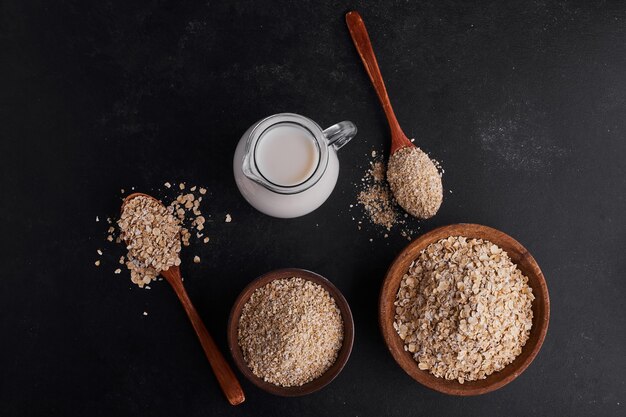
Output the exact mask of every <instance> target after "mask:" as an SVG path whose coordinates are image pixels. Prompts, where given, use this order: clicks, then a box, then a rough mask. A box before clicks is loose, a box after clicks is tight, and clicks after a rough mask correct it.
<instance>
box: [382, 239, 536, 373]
mask: <svg viewBox="0 0 626 417" xmlns="http://www.w3.org/2000/svg"><path fill="white" fill-rule="evenodd" d="M533 300H534V295H533V293H532V289H531V288H530V286H529V285H528V278H527V277H526V276H524V275H523V274H522V272H521V271H520V270H519V269H518V268H517V266H516V265H515V264H514V263H513V262H512V261H511V259H510V257H509V255H508V254H507V253H506V252H505V251H504V250H502V249H501V248H500V247H499V246H497V245H495V244H493V243H492V242H490V241H488V240H485V239H467V238H465V237H462V236H451V237H448V238H444V239H441V240H439V241H437V242H435V243H431V244H430V245H428V246H427V247H426V248H425V249H423V250H422V251H421V252H420V254H419V256H418V257H417V259H415V261H414V262H413V263H412V264H411V266H410V267H409V270H408V272H407V273H406V274H405V275H404V277H403V278H402V280H401V283H400V288H399V290H398V293H397V296H396V301H395V303H394V305H395V320H394V324H393V327H394V328H395V330H396V331H397V333H398V335H399V336H400V338H401V339H402V340H403V342H404V349H405V350H406V351H408V352H410V353H411V354H412V356H413V358H414V359H415V360H416V361H417V363H418V366H419V369H421V370H428V371H429V372H430V373H432V374H433V375H434V376H436V377H439V378H445V379H447V380H458V382H460V383H464V382H465V381H475V380H479V379H485V378H486V377H487V376H488V375H490V374H492V373H494V372H497V371H500V370H502V369H503V368H504V367H505V366H506V365H508V364H510V363H511V362H513V360H514V359H515V358H516V357H517V356H518V355H519V354H520V353H521V351H522V347H523V346H524V345H525V344H526V341H527V340H528V337H529V334H530V329H531V327H532V320H533V313H532V310H531V307H532V301H533Z"/></svg>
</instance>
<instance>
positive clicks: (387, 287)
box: [378, 224, 550, 396]
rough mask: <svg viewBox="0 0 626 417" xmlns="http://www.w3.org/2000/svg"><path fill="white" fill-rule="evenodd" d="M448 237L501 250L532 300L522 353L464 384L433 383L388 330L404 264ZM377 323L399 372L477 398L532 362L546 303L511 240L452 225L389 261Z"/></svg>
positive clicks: (540, 281)
mask: <svg viewBox="0 0 626 417" xmlns="http://www.w3.org/2000/svg"><path fill="white" fill-rule="evenodd" d="M449 236H465V237H467V238H480V239H487V240H489V241H491V242H493V243H495V244H496V245H498V246H500V247H501V248H502V249H504V250H505V251H506V252H507V253H508V254H509V256H510V257H511V260H512V261H513V262H514V263H515V264H517V267H518V268H519V269H520V270H521V271H522V273H523V274H524V275H526V276H527V277H528V285H530V287H531V288H532V290H533V295H534V296H535V300H534V301H533V303H532V310H533V326H532V329H531V330H530V337H529V339H528V341H527V342H526V345H525V346H524V347H523V348H522V353H521V354H520V355H519V356H518V357H517V358H515V360H514V361H513V362H512V363H510V364H509V365H507V366H506V367H505V368H504V369H502V370H501V371H499V372H494V373H493V374H491V375H489V376H488V377H487V378H486V379H481V380H478V381H466V382H465V383H464V384H461V383H459V382H458V381H456V380H452V381H448V380H446V379H444V378H437V377H435V376H434V375H432V374H431V373H430V372H429V371H422V370H420V369H419V368H418V366H417V362H416V361H415V360H414V359H413V357H412V356H411V354H410V353H409V352H406V351H405V350H404V342H403V341H402V339H401V338H400V336H399V335H398V333H397V332H396V330H395V329H394V328H393V322H394V316H395V306H394V302H395V300H396V295H397V293H398V289H399V288H400V282H401V280H402V277H403V276H404V274H405V273H406V272H407V271H408V269H409V265H410V264H411V262H413V261H414V260H415V259H416V258H417V257H418V255H419V253H420V252H421V251H422V249H424V248H426V247H427V246H428V245H430V244H431V243H434V242H437V241H438V240H440V239H443V238H447V237H449ZM378 314H379V316H378V318H379V321H380V328H381V331H382V334H383V337H384V339H385V343H386V344H387V347H388V348H389V351H390V352H391V355H392V356H393V358H394V359H395V360H396V362H398V364H399V365H400V367H402V369H404V371H405V372H406V373H407V374H409V375H410V376H411V377H412V378H413V379H415V380H416V381H417V382H419V383H421V384H423V385H425V386H427V387H428V388H431V389H433V390H435V391H439V392H443V393H445V394H450V395H463V396H467V395H480V394H485V393H488V392H491V391H494V390H496V389H498V388H501V387H503V386H505V385H506V384H508V383H509V382H511V381H513V380H514V379H515V378H517V377H518V376H519V375H520V374H521V373H522V372H524V370H525V369H526V368H528V365H530V363H531V362H532V361H533V359H535V356H537V353H538V352H539V349H540V348H541V345H542V344H543V340H544V339H545V337H546V332H547V330H548V321H549V319H550V298H549V296H548V287H547V286H546V281H545V278H544V277H543V274H542V273H541V269H539V265H537V262H536V261H535V259H534V258H533V257H532V256H531V254H530V253H528V251H527V250H526V249H525V248H524V247H523V246H522V245H521V244H520V243H519V242H518V241H516V240H515V239H513V238H512V237H511V236H509V235H507V234H505V233H502V232H500V231H499V230H496V229H492V228H491V227H487V226H481V225H479V224H453V225H450V226H444V227H440V228H438V229H435V230H433V231H431V232H429V233H426V234H425V235H422V236H421V237H419V238H418V239H416V240H414V241H413V242H411V243H410V244H409V245H408V246H407V247H406V248H405V249H404V250H403V251H402V252H401V253H400V254H399V255H398V257H397V258H396V259H395V260H394V261H393V263H392V264H391V267H390V268H389V270H388V271H387V275H386V277H385V281H384V282H383V287H382V289H381V292H380V299H379V311H378Z"/></svg>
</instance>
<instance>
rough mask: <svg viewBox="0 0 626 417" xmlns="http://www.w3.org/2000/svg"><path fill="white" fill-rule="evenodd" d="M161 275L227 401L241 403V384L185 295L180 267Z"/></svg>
mask: <svg viewBox="0 0 626 417" xmlns="http://www.w3.org/2000/svg"><path fill="white" fill-rule="evenodd" d="M161 275H163V277H165V279H166V280H167V282H169V283H170V285H171V286H172V288H173V289H174V292H176V295H177V296H178V299H179V300H180V302H181V303H182V304H183V307H184V308H185V312H186V313H187V316H188V317H189V320H190V321H191V324H192V325H193V328H194V330H195V331H196V334H197V335H198V339H200V344H201V345H202V348H203V349H204V353H205V354H206V357H207V359H208V360H209V363H210V364H211V368H212V369H213V372H214V373H215V377H216V378H217V381H218V382H219V384H220V387H221V388H222V391H223V392H224V395H225V396H226V398H227V399H228V402H229V403H230V404H231V405H237V404H241V403H242V402H244V401H245V399H246V398H245V396H244V394H243V390H242V389H241V385H239V381H238V380H237V377H236V376H235V374H234V373H233V370H232V369H231V367H230V366H229V365H228V363H227V362H226V359H224V356H223V355H222V353H221V352H220V351H219V348H218V347H217V345H216V344H215V342H214V341H213V338H212V337H211V335H210V334H209V331H208V330H207V329H206V327H205V326H204V323H203V322H202V319H201V318H200V316H199V315H198V312H197V311H196V308H195V307H194V306H193V304H192V303H191V300H190V299H189V296H188V295H187V291H185V287H184V286H183V280H182V277H181V275H180V268H178V267H170V268H169V269H168V270H166V271H161Z"/></svg>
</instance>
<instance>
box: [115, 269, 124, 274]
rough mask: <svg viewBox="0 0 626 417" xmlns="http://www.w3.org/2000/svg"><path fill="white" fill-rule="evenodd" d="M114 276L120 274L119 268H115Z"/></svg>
mask: <svg viewBox="0 0 626 417" xmlns="http://www.w3.org/2000/svg"><path fill="white" fill-rule="evenodd" d="M113 273H114V274H121V273H122V270H121V269H120V268H117V269H116V270H115V271H113Z"/></svg>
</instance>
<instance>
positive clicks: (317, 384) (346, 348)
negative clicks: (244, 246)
mask: <svg viewBox="0 0 626 417" xmlns="http://www.w3.org/2000/svg"><path fill="white" fill-rule="evenodd" d="M292 277H299V278H302V279H305V280H308V281H312V282H314V283H316V284H319V285H321V286H322V287H323V288H324V289H325V290H327V291H328V292H329V293H330V295H331V296H332V297H333V298H334V299H335V302H336V303H337V307H338V308H339V311H340V312H341V318H342V320H343V330H344V332H343V344H342V346H341V349H340V350H339V353H338V355H337V359H336V360H335V363H333V365H332V366H331V367H330V368H328V370H327V371H326V372H325V373H324V374H322V375H321V376H319V377H318V378H316V379H314V380H313V381H311V382H308V383H306V384H304V385H301V386H298V387H281V386H278V385H275V384H272V383H270V382H266V381H264V380H263V379H261V378H259V377H258V376H256V375H254V373H252V371H251V370H250V368H249V367H248V365H247V364H246V361H245V360H244V358H243V353H242V352H241V348H240V347H239V341H238V337H237V329H238V327H239V318H240V317H241V310H242V309H243V306H244V305H245V304H246V302H248V300H249V298H250V296H251V295H252V293H253V292H254V291H255V290H256V289H257V288H260V287H262V286H264V285H266V284H268V283H269V282H271V281H274V280H276V279H283V278H292ZM353 344H354V320H353V318H352V311H351V310H350V305H349V304H348V302H347V301H346V299H345V297H344V296H343V294H342V293H341V291H339V289H337V287H335V285H333V283H332V282H330V281H329V280H328V279H326V278H325V277H323V276H321V275H319V274H317V273H315V272H312V271H309V270H306V269H300V268H283V269H277V270H274V271H270V272H267V273H266V274H263V275H261V276H260V277H258V278H256V279H255V280H253V281H252V282H250V283H249V284H248V285H247V286H246V287H245V288H244V289H243V291H241V293H240V294H239V296H238V297H237V299H236V300H235V303H234V304H233V307H232V309H231V311H230V317H229V318H228V347H229V349H230V353H231V355H232V357H233V360H234V362H235V365H237V368H239V370H240V371H241V373H242V374H243V375H244V376H245V377H246V378H247V379H248V380H249V381H250V382H252V383H253V384H254V385H256V386H257V387H259V388H261V389H262V390H264V391H266V392H269V393H270V394H274V395H279V396H283V397H298V396H302V395H307V394H311V393H313V392H315V391H319V390H320V389H322V388H324V387H325V386H326V385H328V384H330V383H331V382H332V381H333V380H334V379H335V378H336V377H337V375H339V373H340V372H341V371H342V369H343V368H344V366H345V365H346V363H347V362H348V359H349V358H350V353H351V352H352V345H353Z"/></svg>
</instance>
